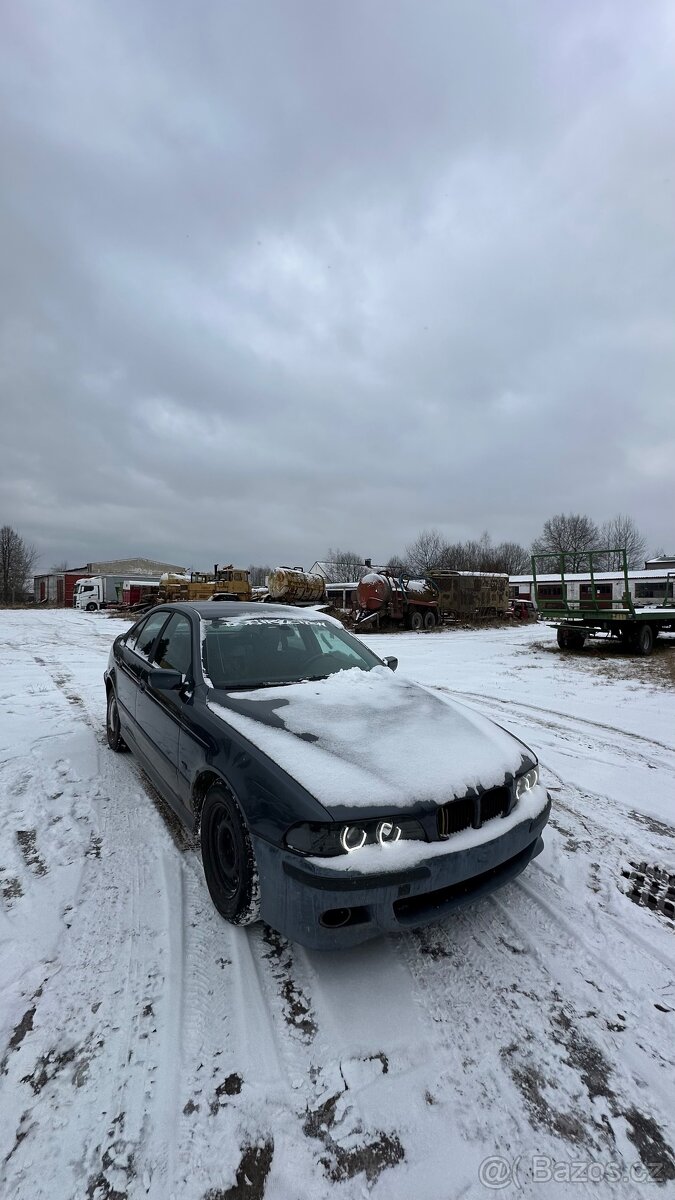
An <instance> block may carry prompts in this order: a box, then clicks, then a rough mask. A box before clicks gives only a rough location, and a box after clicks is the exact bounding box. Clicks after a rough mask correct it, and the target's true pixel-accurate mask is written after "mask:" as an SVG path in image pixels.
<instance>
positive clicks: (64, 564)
mask: <svg viewBox="0 0 675 1200" xmlns="http://www.w3.org/2000/svg"><path fill="white" fill-rule="evenodd" d="M67 570H68V561H67V559H65V558H64V559H63V560H62V561H61V562H57V563H54V565H53V567H52V568H51V571H52V575H62V574H63V573H64V571H67Z"/></svg>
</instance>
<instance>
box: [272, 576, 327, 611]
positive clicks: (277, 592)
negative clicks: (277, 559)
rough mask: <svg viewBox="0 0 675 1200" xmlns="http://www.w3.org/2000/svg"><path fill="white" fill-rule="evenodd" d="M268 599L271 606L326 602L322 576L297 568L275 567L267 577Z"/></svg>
mask: <svg viewBox="0 0 675 1200" xmlns="http://www.w3.org/2000/svg"><path fill="white" fill-rule="evenodd" d="M267 590H268V592H269V596H268V599H269V600H270V602H271V603H273V604H300V605H302V604H321V603H322V602H325V601H326V581H325V579H324V577H323V575H317V574H311V573H310V572H309V571H301V570H299V569H298V568H297V567H275V568H274V570H273V571H271V572H270V574H269V575H268V576H267Z"/></svg>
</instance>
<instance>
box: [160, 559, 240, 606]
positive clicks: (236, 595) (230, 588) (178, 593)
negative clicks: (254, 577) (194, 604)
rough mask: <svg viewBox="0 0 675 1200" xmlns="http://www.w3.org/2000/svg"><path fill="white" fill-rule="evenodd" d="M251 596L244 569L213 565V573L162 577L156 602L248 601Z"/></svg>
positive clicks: (190, 573)
mask: <svg viewBox="0 0 675 1200" xmlns="http://www.w3.org/2000/svg"><path fill="white" fill-rule="evenodd" d="M252 594H253V590H252V588H251V582H250V579H249V572H248V571H247V569H246V568H245V567H234V566H233V565H232V563H228V565H227V566H219V565H218V563H214V566H213V571H190V572H189V574H184V575H179V574H176V573H167V574H166V575H162V577H161V579H160V582H159V592H158V594H157V601H158V603H160V604H162V603H168V602H172V603H175V602H177V601H180V600H190V601H192V600H250V599H251V597H252Z"/></svg>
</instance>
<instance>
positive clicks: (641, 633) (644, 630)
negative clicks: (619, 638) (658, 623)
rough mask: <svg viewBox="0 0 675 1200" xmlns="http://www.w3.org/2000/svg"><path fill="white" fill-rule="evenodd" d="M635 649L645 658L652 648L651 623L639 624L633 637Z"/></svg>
mask: <svg viewBox="0 0 675 1200" xmlns="http://www.w3.org/2000/svg"><path fill="white" fill-rule="evenodd" d="M635 649H636V650H637V652H638V654H641V655H643V657H644V658H646V657H647V656H648V655H649V654H651V652H652V650H653V649H654V631H653V629H652V627H651V625H641V626H640V628H639V630H638V634H637V637H636V639H635Z"/></svg>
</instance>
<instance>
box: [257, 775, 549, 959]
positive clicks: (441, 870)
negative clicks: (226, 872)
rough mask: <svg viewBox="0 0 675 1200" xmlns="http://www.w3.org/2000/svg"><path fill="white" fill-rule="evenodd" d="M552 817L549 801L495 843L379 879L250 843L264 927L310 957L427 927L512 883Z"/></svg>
mask: <svg viewBox="0 0 675 1200" xmlns="http://www.w3.org/2000/svg"><path fill="white" fill-rule="evenodd" d="M550 811H551V801H550V798H549V800H548V803H547V804H546V806H545V808H543V809H542V811H541V812H540V813H539V814H538V815H537V816H535V817H534V818H533V819H532V820H526V821H522V822H521V823H520V824H519V825H515V826H514V827H513V828H511V829H510V830H509V831H508V832H507V833H504V834H502V835H501V837H494V838H493V839H492V840H491V841H489V842H483V843H481V844H480V845H478V846H473V847H471V848H470V849H465V850H454V851H453V850H452V839H450V840H449V842H448V853H447V854H443V855H439V856H438V857H435V858H430V859H428V860H427V861H426V862H421V863H419V865H416V866H413V867H407V868H404V869H403V870H400V871H385V872H382V873H380V874H379V875H374V874H370V875H368V874H361V873H356V872H354V873H350V872H347V871H335V870H330V869H326V868H322V867H317V866H316V865H315V864H314V863H310V862H308V861H306V860H305V859H303V858H301V857H300V856H299V855H297V854H292V853H291V852H290V851H287V850H283V849H281V848H280V847H278V846H273V845H272V844H271V843H270V842H266V841H263V840H262V839H261V838H257V837H255V836H254V837H253V844H254V851H255V856H256V861H257V864H258V871H259V874H260V892H261V916H262V919H263V920H264V921H267V923H268V924H269V925H272V926H273V928H274V929H278V930H279V931H280V932H281V933H283V934H284V935H285V936H286V937H288V938H289V939H290V940H291V941H294V942H299V943H300V945H302V946H307V947H308V948H310V949H315V950H330V949H339V948H344V947H347V946H354V945H357V944H358V943H359V942H365V941H368V939H369V938H373V937H377V936H378V935H379V934H381V933H394V932H399V933H400V932H401V931H402V930H405V929H413V928H419V927H421V926H423V925H430V924H431V923H432V922H434V921H440V920H443V918H444V917H445V916H447V915H448V913H450V912H451V911H452V910H453V909H454V908H457V907H458V906H459V905H461V904H468V903H470V902H471V901H472V900H477V899H479V898H480V897H482V896H485V895H487V894H488V893H489V892H492V891H494V890H495V889H496V888H498V887H501V886H502V885H503V884H505V883H508V882H509V880H511V879H515V877H516V875H519V874H520V872H521V871H523V870H524V869H525V867H526V866H527V865H528V863H529V862H531V860H532V859H533V858H535V857H536V855H537V854H540V853H541V851H542V850H543V848H544V843H543V840H542V837H541V833H542V830H543V828H544V826H545V824H546V822H547V821H548V818H549V814H550ZM497 819H498V818H497ZM338 922H344V923H338Z"/></svg>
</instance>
